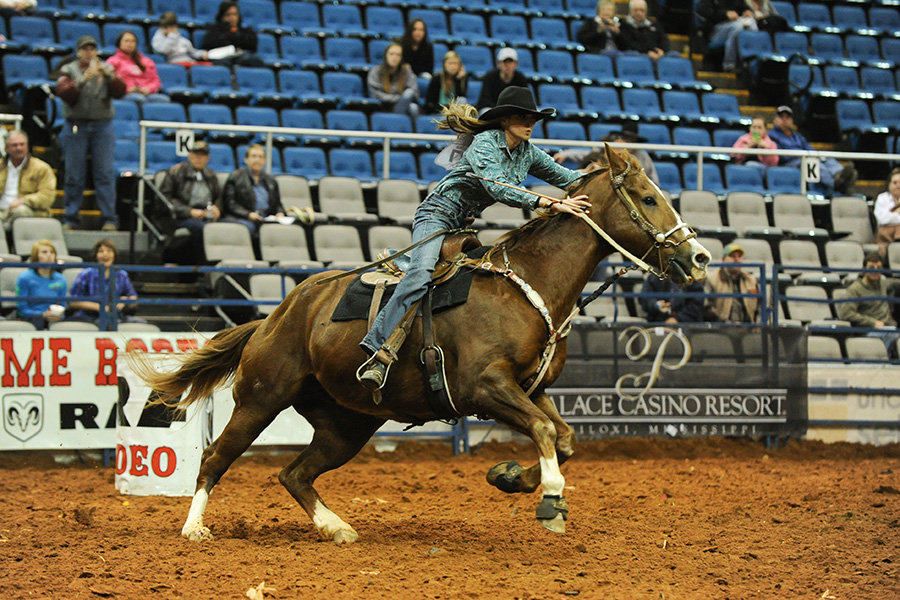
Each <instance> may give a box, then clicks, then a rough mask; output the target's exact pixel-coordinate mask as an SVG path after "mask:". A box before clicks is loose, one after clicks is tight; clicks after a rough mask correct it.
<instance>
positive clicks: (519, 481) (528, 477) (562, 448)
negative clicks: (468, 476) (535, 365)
mask: <svg viewBox="0 0 900 600" xmlns="http://www.w3.org/2000/svg"><path fill="white" fill-rule="evenodd" d="M534 405H535V406H537V407H538V408H539V409H541V412H543V413H544V414H545V415H547V418H548V419H550V421H551V422H552V423H553V426H554V427H556V460H557V461H558V462H559V464H560V465H562V464H563V463H564V462H566V461H567V460H568V459H569V457H571V456H572V454H573V453H574V452H575V431H574V430H573V429H572V427H571V426H570V425H569V424H568V423H566V422H565V421H563V419H562V417H561V416H559V412H558V411H557V410H556V407H555V406H554V405H553V401H552V400H550V396H548V395H547V394H546V393H541V394H539V395H538V396H537V397H536V398H535V399H534ZM487 479H488V483H490V484H491V485H493V486H494V487H496V488H498V489H499V490H501V491H504V492H507V493H509V494H515V493H518V492H524V493H529V494H530V493H531V492H533V491H534V490H536V489H537V488H538V486H539V485H541V465H540V463H535V464H533V465H531V466H530V467H525V468H524V469H523V468H522V467H521V466H519V463H517V462H515V461H506V462H502V463H497V464H496V465H494V466H493V467H491V469H490V470H489V471H488V474H487Z"/></svg>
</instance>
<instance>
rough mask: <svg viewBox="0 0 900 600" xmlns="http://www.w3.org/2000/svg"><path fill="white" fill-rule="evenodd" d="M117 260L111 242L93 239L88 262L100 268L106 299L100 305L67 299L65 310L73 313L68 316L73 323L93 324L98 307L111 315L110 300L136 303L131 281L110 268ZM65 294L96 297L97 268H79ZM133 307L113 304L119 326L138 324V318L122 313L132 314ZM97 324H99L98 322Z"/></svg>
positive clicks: (98, 314)
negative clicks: (88, 322)
mask: <svg viewBox="0 0 900 600" xmlns="http://www.w3.org/2000/svg"><path fill="white" fill-rule="evenodd" d="M117 258H118V251H117V250H116V245H115V244H114V243H113V242H112V240H108V239H102V240H97V242H96V243H95V244H94V247H93V248H92V249H91V260H92V261H93V262H97V263H100V264H101V265H102V266H103V279H104V281H105V283H104V285H105V288H104V290H105V292H106V297H107V298H108V299H109V300H107V301H106V302H103V303H100V302H97V301H96V300H71V301H70V302H69V308H72V309H75V310H76V311H77V312H76V313H75V314H74V315H72V319H74V320H76V321H93V322H95V323H96V322H97V321H98V319H99V316H100V308H101V306H102V308H103V309H104V310H105V311H106V312H112V310H111V309H112V304H113V303H112V299H113V298H116V299H119V300H137V292H136V291H134V286H133V285H131V279H130V278H129V277H128V273H126V272H125V271H124V270H123V269H118V268H116V267H115V266H114V264H115V262H116V259H117ZM69 295H70V296H80V297H86V296H99V295H100V270H99V269H98V268H97V267H87V268H85V269H83V270H82V271H81V273H79V274H78V277H76V278H75V282H74V283H73V284H72V289H71V291H70V292H69ZM135 307H136V305H135V304H125V303H124V302H117V303H116V305H115V310H116V321H117V322H119V323H121V322H123V321H138V320H139V319H134V318H132V317H129V316H127V315H126V314H125V313H126V312H132V311H133V310H134V308H135ZM97 324H98V325H99V324H100V323H97ZM110 325H111V323H109V325H108V326H110Z"/></svg>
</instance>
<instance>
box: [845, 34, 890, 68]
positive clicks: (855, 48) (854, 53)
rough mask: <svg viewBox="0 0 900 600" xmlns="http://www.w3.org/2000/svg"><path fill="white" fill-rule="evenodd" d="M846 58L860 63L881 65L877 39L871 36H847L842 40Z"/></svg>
mask: <svg viewBox="0 0 900 600" xmlns="http://www.w3.org/2000/svg"><path fill="white" fill-rule="evenodd" d="M844 46H845V48H846V50H847V57H848V58H849V59H850V60H855V61H857V62H860V63H869V64H878V63H881V62H882V61H881V50H880V49H879V48H878V38H876V37H874V36H871V35H848V36H847V37H846V39H845V40H844Z"/></svg>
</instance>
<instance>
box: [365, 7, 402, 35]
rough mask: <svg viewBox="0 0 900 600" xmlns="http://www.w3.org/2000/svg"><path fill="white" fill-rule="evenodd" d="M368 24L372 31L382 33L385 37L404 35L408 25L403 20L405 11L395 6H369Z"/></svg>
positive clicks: (367, 9)
mask: <svg viewBox="0 0 900 600" xmlns="http://www.w3.org/2000/svg"><path fill="white" fill-rule="evenodd" d="M365 10H366V26H367V27H368V28H369V29H371V30H372V31H377V32H379V33H381V35H382V36H384V37H388V38H391V37H399V36H401V35H403V32H404V30H405V29H406V25H405V23H404V21H403V12H402V11H401V10H400V9H399V8H397V7H394V6H367V7H366V9H365Z"/></svg>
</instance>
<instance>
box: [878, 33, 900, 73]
mask: <svg viewBox="0 0 900 600" xmlns="http://www.w3.org/2000/svg"><path fill="white" fill-rule="evenodd" d="M881 57H882V58H883V59H884V60H886V61H887V62H890V63H893V64H894V66H896V65H900V38H891V37H884V38H881Z"/></svg>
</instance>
